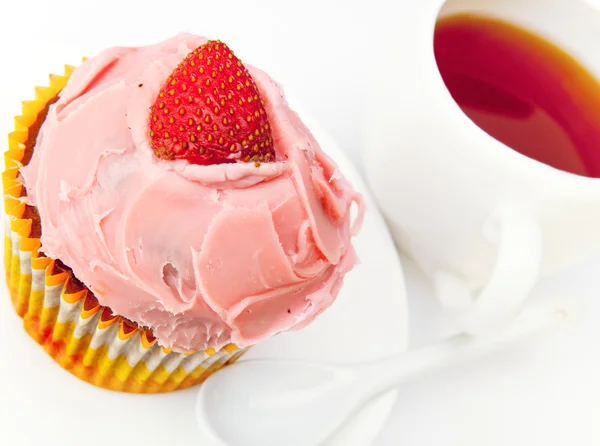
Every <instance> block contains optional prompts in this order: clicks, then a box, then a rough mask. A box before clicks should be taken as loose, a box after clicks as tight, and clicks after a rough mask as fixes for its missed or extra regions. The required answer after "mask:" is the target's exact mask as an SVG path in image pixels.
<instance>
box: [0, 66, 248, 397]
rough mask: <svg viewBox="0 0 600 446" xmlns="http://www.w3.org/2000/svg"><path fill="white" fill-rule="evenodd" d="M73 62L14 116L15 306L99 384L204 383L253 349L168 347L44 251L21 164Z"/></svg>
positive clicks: (142, 389) (11, 257) (146, 388)
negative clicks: (175, 349) (178, 349)
mask: <svg viewBox="0 0 600 446" xmlns="http://www.w3.org/2000/svg"><path fill="white" fill-rule="evenodd" d="M74 70H75V68H74V67H73V66H69V65H67V66H65V74H64V75H62V76H59V75H50V84H49V86H48V87H36V88H35V99H34V100H33V101H25V102H23V114H22V115H21V116H17V117H15V130H14V132H12V133H10V134H9V136H8V150H7V151H6V152H5V154H4V161H5V170H4V172H3V173H2V186H3V190H4V211H5V237H4V264H5V268H6V282H7V284H8V288H9V290H10V297H11V300H12V303H13V306H14V307H15V310H16V312H17V314H18V315H19V316H20V317H22V318H23V322H24V326H25V329H26V330H27V332H28V333H29V335H30V336H31V337H32V338H33V339H34V340H35V341H36V342H37V343H38V344H40V345H41V346H42V347H43V348H44V350H46V352H47V353H48V354H49V355H50V356H51V357H52V358H53V359H54V360H55V361H56V362H57V363H58V364H60V365H61V366H62V367H63V368H64V369H66V370H68V371H69V372H71V373H72V374H73V375H75V376H77V377H79V378H81V379H82V380H84V381H87V382H89V383H91V384H94V385H96V386H98V387H102V388H105V389H109V390H115V391H123V392H131V393H163V392H169V391H172V390H176V389H183V388H186V387H190V386H193V385H195V384H199V383H201V382H202V381H204V380H205V379H206V378H207V377H208V376H209V375H210V374H211V373H213V372H215V371H216V370H218V369H220V368H221V367H223V366H225V365H227V364H231V363H232V362H234V361H235V360H236V359H237V358H239V357H240V356H241V355H242V354H243V353H244V352H245V351H246V349H238V348H237V347H236V346H235V345H233V344H230V345H228V346H225V347H224V348H222V349H221V350H220V351H218V352H217V351H215V350H214V349H208V350H206V351H203V352H194V353H185V354H184V353H176V352H173V351H170V350H169V349H166V348H163V347H161V346H160V345H158V343H157V342H156V339H155V338H154V337H153V336H152V334H151V333H150V332H149V331H148V330H146V329H144V328H140V327H138V326H137V325H136V324H134V323H132V322H130V321H128V320H127V319H125V318H123V317H121V316H115V315H113V314H112V313H111V311H110V309H109V308H107V307H103V306H101V305H100V304H99V303H98V301H97V300H96V298H95V297H94V295H93V294H92V292H91V291H89V290H88V289H87V288H85V287H84V286H83V285H82V284H81V282H79V281H78V280H77V279H76V278H75V277H74V276H73V274H72V272H71V271H70V269H68V268H67V267H64V266H63V265H62V264H61V263H60V262H59V261H54V260H52V259H49V258H47V257H45V256H44V255H43V254H42V253H40V248H41V242H40V239H39V235H38V234H33V233H32V226H33V220H32V218H31V215H28V213H27V206H26V205H25V202H24V201H23V199H22V195H23V184H22V182H21V179H20V176H19V169H20V167H22V165H23V162H24V157H25V156H26V149H27V144H31V141H28V138H29V136H30V133H31V134H32V135H33V134H34V130H33V127H34V126H35V125H36V122H38V119H40V118H43V116H42V114H41V113H42V112H44V111H45V110H46V108H47V106H48V104H49V103H51V102H52V101H53V99H54V98H56V96H57V95H58V93H59V92H60V91H61V90H62V89H63V88H64V87H65V85H66V83H67V80H68V78H69V76H70V75H71V74H72V73H73V71H74ZM38 124H39V123H38ZM30 130H32V131H31V132H30ZM33 136H35V135H33ZM36 235H37V236H36Z"/></svg>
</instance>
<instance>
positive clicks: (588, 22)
mask: <svg viewBox="0 0 600 446" xmlns="http://www.w3.org/2000/svg"><path fill="white" fill-rule="evenodd" d="M599 3H600V2H599ZM396 8H397V9H396V11H395V12H394V13H393V14H387V15H384V16H382V17H381V26H380V31H378V32H380V33H381V35H374V36H373V37H374V38H375V39H374V42H375V44H374V45H372V47H373V48H372V49H373V52H374V54H373V55H372V57H373V58H374V60H376V61H377V64H375V65H374V68H375V67H376V69H374V70H373V79H371V80H370V83H371V86H372V89H371V91H370V95H369V99H368V101H369V105H368V107H367V113H366V116H367V119H366V121H365V130H366V133H365V137H366V140H365V142H366V144H365V169H366V172H367V177H368V180H369V183H370V186H371V188H372V190H373V192H374V195H375V197H376V198H377V200H378V204H379V205H380V207H381V209H382V211H383V213H384V215H385V216H386V218H387V220H388V223H389V225H390V227H391V230H392V232H393V235H394V238H395V240H396V242H397V244H398V246H399V248H400V249H401V250H403V251H404V252H406V253H407V254H409V255H410V256H411V257H412V258H413V259H414V261H415V262H416V263H417V264H418V265H419V266H420V267H421V268H422V269H423V270H424V271H425V272H426V273H427V274H428V275H429V276H430V277H431V278H432V279H433V281H434V284H435V289H436V293H437V296H438V297H439V299H440V302H441V303H442V304H443V305H444V306H445V307H446V308H448V309H449V310H452V311H453V312H454V313H455V315H456V317H457V320H458V322H459V323H460V325H461V327H462V328H463V329H464V330H465V331H466V332H469V333H472V334H485V333H488V332H490V331H494V330H498V329H500V328H502V327H504V326H506V325H507V324H509V323H510V322H511V321H512V320H513V319H514V317H515V316H516V315H517V314H518V313H519V311H520V309H521V307H522V305H523V303H524V301H525V300H526V298H527V297H528V295H529V294H530V292H531V290H532V288H533V287H534V285H535V284H536V282H537V281H538V280H539V278H540V277H543V276H546V275H549V274H553V273H555V272H558V271H560V270H562V269H564V268H567V267H569V266H572V265H573V264H575V263H578V262H581V261H583V260H585V259H586V258H588V257H589V256H591V255H593V254H594V253H597V252H600V179H598V178H589V177H584V176H579V175H575V174H571V173H567V172H564V171H561V170H558V169H555V168H553V167H550V166H548V165H546V164H543V163H541V162H539V161H536V160H534V159H532V158H528V157H526V156H524V155H522V154H520V153H518V152H516V151H514V150H512V149H510V148H509V147H507V146H505V145H504V144H502V143H501V142H499V141H498V140H496V139H494V138H493V137H491V136H489V135H488V134H487V133H485V132H484V131H483V130H481V129H480V128H479V127H477V125H475V124H474V123H473V122H472V121H471V120H470V119H469V118H468V117H467V116H466V115H465V114H464V113H463V112H462V110H461V109H460V108H459V106H458V105H457V104H456V103H455V102H454V100H453V98H452V97H451V95H450V93H449V91H448V89H447V88H446V86H445V84H444V82H443V79H442V77H441V75H440V72H439V70H438V67H437V65H436V59H435V55H434V48H433V36H434V28H435V25H436V22H437V20H438V18H439V17H444V16H447V15H451V14H456V13H462V12H473V13H478V14H484V15H489V16H493V17H496V18H500V19H502V20H505V21H508V22H511V23H515V24H517V25H518V26H520V27H522V28H524V29H527V30H530V31H532V32H534V33H535V34H538V35H541V36H543V37H545V38H546V39H547V40H549V41H551V42H552V43H554V44H556V45H557V46H558V47H560V48H562V49H564V50H565V51H567V52H568V53H570V54H571V55H573V56H574V57H575V58H576V59H577V60H578V61H579V62H581V63H582V64H583V65H584V66H585V67H586V68H587V69H588V70H589V72H590V73H591V74H592V75H594V76H595V77H597V78H599V79H600V51H598V48H597V46H598V42H600V9H597V8H596V7H595V6H594V5H593V1H592V0H588V1H584V0H502V1H498V0H449V1H447V2H444V1H443V0H420V1H418V2H409V1H406V0H404V1H400V2H399V3H398V4H397V6H396ZM598 119H599V120H600V110H598ZM598 150H600V147H598Z"/></svg>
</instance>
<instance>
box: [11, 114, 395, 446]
mask: <svg viewBox="0 0 600 446" xmlns="http://www.w3.org/2000/svg"><path fill="white" fill-rule="evenodd" d="M301 116H302V118H303V119H304V121H305V122H306V124H307V125H308V127H309V128H310V129H311V131H312V132H313V134H314V135H315V137H316V138H317V140H319V141H320V143H321V145H322V146H323V147H324V148H326V149H327V152H328V153H329V154H330V155H331V156H332V157H333V158H334V159H335V160H336V161H338V163H339V164H340V167H341V169H342V170H343V172H344V173H345V174H346V175H347V176H348V177H349V178H350V179H351V180H352V182H353V183H354V185H355V187H356V188H357V189H358V190H360V191H361V192H362V193H363V194H364V195H365V197H366V199H367V204H368V206H369V212H368V214H367V217H366V218H365V223H364V227H363V230H362V232H361V233H360V235H359V236H358V238H357V239H356V242H355V246H356V248H357V251H358V254H359V256H360V259H361V265H359V266H358V267H357V268H356V269H355V270H354V271H353V272H352V273H350V275H349V276H348V277H347V279H346V281H345V284H344V287H343V289H342V291H341V293H340V296H339V298H338V300H337V301H336V303H335V304H334V305H333V306H332V307H331V308H330V309H329V310H328V311H326V312H325V313H324V314H323V315H322V316H321V317H320V318H319V319H318V320H317V321H315V323H313V324H312V325H310V326H309V327H307V328H306V329H304V330H301V331H298V332H294V333H286V334H282V335H280V336H277V337H275V338H273V339H271V340H269V341H267V342H265V343H263V344H261V345H259V346H257V347H255V348H253V349H252V350H251V351H250V352H249V353H248V354H247V356H245V357H244V359H250V358H258V357H286V358H303V359H312V360H327V361H339V362H351V361H361V360H367V359H374V358H378V357H383V356H385V355H388V354H392V353H397V352H401V351H404V350H405V349H406V347H407V320H406V317H407V309H406V299H405V289H404V278H403V274H402V268H401V265H400V261H399V259H398V257H397V254H396V251H395V249H394V245H393V243H392V240H391V238H390V236H389V234H388V231H387V228H386V226H385V224H384V222H383V219H382V218H381V216H380V215H379V213H378V212H377V211H376V209H375V206H374V205H373V203H372V201H371V199H370V197H369V195H368V192H367V190H366V187H365V186H364V183H363V182H362V180H361V179H360V178H359V176H358V174H357V173H356V171H355V169H354V168H353V167H352V166H351V165H350V163H349V162H348V161H347V159H346V158H345V156H344V155H343V154H342V152H341V151H340V150H339V149H338V148H337V146H336V145H335V143H333V142H332V141H331V139H330V138H329V137H328V135H326V134H324V133H323V132H322V131H320V130H318V127H317V126H316V125H315V124H314V123H313V122H312V121H311V120H310V119H308V118H306V116H305V114H301ZM10 123H11V119H10V117H8V116H0V125H1V126H2V127H0V133H2V134H6V133H7V132H8V131H9V129H8V125H10ZM1 286H2V290H3V291H4V292H3V293H2V296H1V298H0V339H3V340H5V342H4V345H3V352H2V367H1V368H0V444H11V445H12V446H24V445H34V444H35V445H40V444H43V445H47V446H53V445H61V446H75V445H80V444H85V445H86V446H94V445H98V446H105V445H106V444H110V443H111V441H110V440H107V438H106V437H108V436H113V437H116V439H115V440H113V441H116V442H117V443H118V444H124V445H128V444H140V445H144V446H152V445H160V446H165V445H177V446H188V445H189V446H197V445H203V446H208V443H207V442H206V441H205V440H206V439H201V438H199V437H200V435H199V433H198V430H197V427H196V421H195V416H194V404H195V399H196V393H197V389H188V390H185V391H180V392H174V393H170V394H166V395H153V396H148V395H128V394H119V393H113V392H109V391H104V390H101V389H97V388H95V387H93V386H91V385H89V384H87V383H84V382H82V381H79V380H78V379H77V378H74V377H73V376H72V375H70V374H69V373H67V372H65V371H63V370H62V369H61V368H60V367H59V366H58V365H56V364H55V363H54V362H53V361H52V360H51V359H50V358H49V357H48V356H47V355H46V353H45V352H44V351H43V350H42V349H41V348H40V347H39V346H38V345H36V344H35V343H34V342H33V341H32V340H31V339H30V338H29V337H28V336H27V335H26V333H25V331H24V330H23V328H22V327H21V324H22V323H21V320H20V319H19V318H18V317H17V315H16V314H15V313H14V311H13V309H12V307H11V304H10V298H9V297H8V292H7V291H6V288H5V284H1ZM395 400H396V391H392V392H390V393H387V394H385V395H382V396H381V397H380V398H378V399H377V400H375V401H373V403H371V404H370V405H369V406H368V407H366V408H365V410H363V411H362V412H361V413H359V414H357V416H356V417H355V419H354V420H353V421H352V422H351V423H349V424H348V428H347V429H346V430H345V431H343V432H340V434H339V435H337V436H336V438H333V439H331V441H330V442H329V443H328V444H329V445H330V446H354V445H356V446H367V445H369V444H370V443H371V442H372V441H373V439H374V438H375V436H376V435H377V433H378V431H379V429H380V428H381V426H382V425H383V423H384V422H385V420H386V419H387V416H388V415H389V412H390V410H391V408H392V406H393V405H394V402H395ZM235 423H236V420H231V428H232V429H235ZM233 446H234V445H233Z"/></svg>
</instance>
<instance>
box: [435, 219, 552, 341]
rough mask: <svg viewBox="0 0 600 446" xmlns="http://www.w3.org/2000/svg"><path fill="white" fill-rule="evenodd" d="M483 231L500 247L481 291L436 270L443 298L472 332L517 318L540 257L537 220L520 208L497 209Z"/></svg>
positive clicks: (495, 327)
mask: <svg viewBox="0 0 600 446" xmlns="http://www.w3.org/2000/svg"><path fill="white" fill-rule="evenodd" d="M484 232H485V233H486V235H488V238H491V239H496V240H497V245H498V253H497V258H496V264H495V266H494V269H493V271H492V275H491V277H490V279H489V281H488V283H487V284H486V285H485V286H484V287H483V289H482V290H481V291H480V292H479V294H478V295H477V296H473V293H472V291H471V290H470V289H469V287H468V285H467V283H466V282H465V281H464V280H462V279H460V278H458V277H456V276H455V275H453V274H450V273H447V272H443V271H440V272H437V273H435V274H434V275H433V282H434V287H435V293H436V295H437V297H438V299H439V301H440V303H441V304H442V306H443V307H444V308H445V309H447V310H448V311H449V312H450V313H452V314H453V315H454V316H455V319H456V321H457V322H458V324H459V326H460V328H461V329H462V330H463V331H464V332H465V333H468V334H471V335H487V334H491V333H494V332H496V331H498V330H501V329H502V328H504V327H506V326H507V325H509V324H510V323H512V322H513V321H514V319H515V318H516V317H517V315H518V314H519V313H520V311H521V309H522V308H523V305H524V303H525V300H526V299H527V297H528V295H529V293H530V292H531V289H532V288H533V286H534V285H535V283H536V281H537V278H538V273H539V267H540V261H541V257H542V233H541V230H540V227H539V224H538V223H537V222H536V221H535V220H533V219H532V218H531V217H529V216H527V215H525V214H524V213H523V212H521V211H518V210H516V209H501V210H499V211H498V212H497V213H496V214H495V215H494V216H493V217H492V218H491V219H490V220H489V221H488V222H487V224H486V225H485V226H484Z"/></svg>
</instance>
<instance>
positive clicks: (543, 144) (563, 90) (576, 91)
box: [434, 14, 600, 177]
mask: <svg viewBox="0 0 600 446" xmlns="http://www.w3.org/2000/svg"><path fill="white" fill-rule="evenodd" d="M434 44H435V55H436V59H437V63H438V67H439V70H440V73H441V74H442V77H443V79H444V82H445V83H446V86H447V87H448V90H449V91H450V93H451V94H452V97H453V98H454V100H455V101H456V102H457V103H458V105H459V106H460V107H461V109H462V110H463V112H464V113H465V114H466V115H467V116H468V117H469V118H471V120H472V121H473V122H475V123H476V124H477V125H478V126H479V127H480V128H482V129H483V130H485V131H486V132H487V133H488V134H490V135H491V136H493V137H494V138H496V139H497V140H499V141H501V142H502V143H504V144H506V145H507V146H509V147H511V148H513V149H514V150H516V151H518V152H520V153H522V154H524V155H526V156H528V157H530V158H533V159H536V160H538V161H541V162H543V163H545V164H548V165H550V166H552V167H556V168H558V169H561V170H564V171H567V172H571V173H575V174H579V175H585V176H589V177H600V84H599V83H598V81H597V80H596V79H595V78H594V77H593V76H592V75H591V74H590V73H589V72H588V71H586V69H585V68H584V67H583V66H582V65H581V64H580V63H579V62H577V61H576V60H575V59H574V58H573V57H571V56H570V55H569V54H567V53H566V52H564V51H563V50H561V49H559V48H557V47H556V46H555V45H553V44H552V43H550V42H548V41H546V40H544V39H542V38H541V37H538V36H536V35H534V34H532V33H530V32H529V31H525V30H523V29H520V28H518V27H516V26H514V25H512V24H509V23H505V22H502V21H499V20H496V19H491V18H485V17H482V16H476V15H467V14H461V15H455V16H451V17H446V18H442V19H440V20H439V21H438V24H437V27H436V31H435V40H434Z"/></svg>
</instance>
